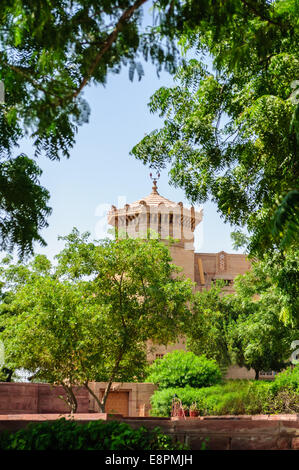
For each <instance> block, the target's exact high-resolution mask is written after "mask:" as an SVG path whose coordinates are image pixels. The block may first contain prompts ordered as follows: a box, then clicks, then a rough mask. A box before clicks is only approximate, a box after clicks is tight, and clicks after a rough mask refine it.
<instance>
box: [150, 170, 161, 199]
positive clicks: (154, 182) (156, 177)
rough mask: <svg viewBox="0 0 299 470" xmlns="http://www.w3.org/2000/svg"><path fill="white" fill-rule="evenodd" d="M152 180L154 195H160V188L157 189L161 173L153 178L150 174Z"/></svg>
mask: <svg viewBox="0 0 299 470" xmlns="http://www.w3.org/2000/svg"><path fill="white" fill-rule="evenodd" d="M150 178H151V180H152V182H153V187H152V194H159V193H158V188H157V181H158V179H159V178H160V173H157V174H156V176H153V174H152V173H150Z"/></svg>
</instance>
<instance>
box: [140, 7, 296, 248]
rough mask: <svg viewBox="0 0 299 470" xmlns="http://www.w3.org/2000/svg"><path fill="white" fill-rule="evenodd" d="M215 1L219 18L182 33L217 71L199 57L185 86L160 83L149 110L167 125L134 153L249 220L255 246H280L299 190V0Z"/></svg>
mask: <svg viewBox="0 0 299 470" xmlns="http://www.w3.org/2000/svg"><path fill="white" fill-rule="evenodd" d="M215 5H217V7H219V11H218V13H216V12H215V15H216V16H215V17H214V16H211V18H210V20H209V19H206V18H205V20H203V21H199V23H198V25H197V27H194V28H193V29H192V28H191V27H190V28H189V30H188V28H187V27H186V33H185V36H184V39H182V41H183V42H184V44H185V46H186V48H188V47H189V46H190V45H192V46H193V47H196V48H197V50H198V52H199V53H201V54H204V53H205V52H208V53H209V54H210V56H211V57H212V59H213V65H214V68H215V72H213V73H212V72H211V71H210V70H209V68H208V67H207V66H206V65H205V64H204V62H203V61H202V60H194V59H192V60H191V61H189V64H188V65H185V66H183V67H182V68H181V69H180V71H179V72H178V73H177V75H176V77H175V79H176V82H177V83H176V86H174V87H173V88H165V87H162V88H160V89H159V90H158V91H157V92H156V93H155V94H154V95H153V96H152V97H151V100H150V103H149V109H150V111H151V112H159V114H160V116H161V117H163V118H164V126H163V127H162V128H161V129H159V130H155V131H153V132H152V133H150V134H149V135H147V136H146V137H144V138H143V139H142V140H141V142H139V144H137V145H136V146H135V147H134V148H133V150H132V154H133V155H134V156H135V157H137V158H139V159H141V160H142V161H143V162H144V163H148V164H150V165H151V166H153V167H155V168H157V169H161V168H163V167H165V165H166V164H170V182H171V183H172V184H174V185H175V186H180V187H181V188H182V189H184V191H185V193H186V195H187V196H188V198H189V199H190V200H192V201H197V202H205V201H206V200H207V199H208V198H209V197H210V198H211V199H212V200H213V201H214V202H215V203H216V204H217V205H218V210H219V212H220V213H221V215H222V216H223V218H224V220H225V221H228V222H230V223H231V224H233V225H235V226H236V227H239V228H241V229H242V227H244V226H245V227H247V229H248V230H249V233H250V235H251V241H250V246H249V250H250V251H251V253H252V254H257V255H259V256H260V254H261V253H263V252H264V251H265V250H266V249H269V248H276V247H278V246H279V245H280V242H281V239H282V238H283V236H284V229H283V230H278V231H277V230H276V231H275V230H274V228H273V224H274V220H276V217H277V211H278V208H279V207H281V203H282V201H283V199H284V198H285V197H286V196H287V195H288V194H293V195H294V193H292V191H295V190H296V189H297V188H298V181H299V172H298V142H299V133H298V126H297V127H296V126H295V125H294V123H295V121H296V119H295V117H296V116H297V114H298V101H297V100H296V99H295V100H293V99H292V98H293V97H294V96H293V95H294V89H293V85H294V83H295V80H296V79H297V78H298V71H299V56H298V48H297V46H296V44H297V43H298V25H297V18H298V11H297V10H296V2H294V1H292V0H290V1H284V2H282V1H274V2H266V1H260V2H251V1H228V2H224V3H223V4H221V5H219V2H215ZM225 13H226V14H225ZM221 15H222V20H221ZM294 119H295V120H294ZM296 122H297V121H296ZM298 122H299V121H298ZM296 200H297V199H296ZM292 201H294V198H293V199H292ZM289 202H290V201H289ZM291 208H293V209H296V208H297V205H294V203H292V204H291ZM288 213H289V214H290V213H292V210H289V211H288ZM296 214H297V215H296V217H295V215H294V214H292V218H291V220H293V221H294V220H298V212H297V209H296ZM289 220H290V219H289V218H287V221H289ZM283 227H284V228H285V229H286V230H287V227H286V226H285V225H283ZM289 233H290V231H289ZM294 233H295V231H294V230H292V234H294ZM295 241H296V240H293V243H295Z"/></svg>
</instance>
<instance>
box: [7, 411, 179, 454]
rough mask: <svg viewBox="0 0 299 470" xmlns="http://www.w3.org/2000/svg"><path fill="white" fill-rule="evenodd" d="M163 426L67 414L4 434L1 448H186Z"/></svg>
mask: <svg viewBox="0 0 299 470" xmlns="http://www.w3.org/2000/svg"><path fill="white" fill-rule="evenodd" d="M185 448H186V447H185V446H183V445H182V444H180V443H174V442H173V441H172V439H171V438H170V437H169V436H167V435H166V434H163V433H162V432H161V431H160V429H159V428H155V429H154V430H151V431H149V430H147V429H146V428H145V427H140V428H139V429H136V430H135V429H132V428H131V427H130V426H129V425H128V424H126V423H121V422H118V421H101V420H99V421H90V422H89V423H87V424H86V423H82V424H78V423H77V422H75V421H73V420H65V419H64V418H62V419H59V420H56V421H45V422H42V423H32V424H30V425H29V426H28V427H27V428H25V429H22V430H20V431H17V432H14V433H9V432H7V431H5V432H3V433H2V434H0V450H176V449H179V450H181V449H185Z"/></svg>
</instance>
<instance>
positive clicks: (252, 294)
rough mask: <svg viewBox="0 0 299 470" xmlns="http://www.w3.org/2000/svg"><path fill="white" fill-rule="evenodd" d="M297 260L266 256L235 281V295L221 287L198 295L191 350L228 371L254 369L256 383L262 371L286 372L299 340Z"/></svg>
mask: <svg viewBox="0 0 299 470" xmlns="http://www.w3.org/2000/svg"><path fill="white" fill-rule="evenodd" d="M297 257H298V252H292V253H288V255H287V258H286V259H285V257H284V256H282V255H280V254H279V253H277V254H276V256H275V257H274V259H273V258H272V256H270V255H265V257H264V259H263V260H261V261H255V262H254V263H252V268H251V271H249V272H248V273H246V274H244V275H240V276H237V277H236V278H235V281H234V289H235V293H234V294H225V293H224V292H222V293H220V287H221V286H213V287H212V288H211V290H210V291H207V292H198V293H197V294H196V295H195V302H194V306H193V308H192V310H193V312H194V317H193V322H192V326H191V328H189V330H188V334H187V347H188V348H189V349H190V350H191V351H193V352H194V353H195V354H199V355H200V354H206V355H207V357H209V358H214V359H216V360H217V362H218V363H219V364H220V365H222V366H227V365H229V364H237V365H239V366H240V367H247V368H248V369H254V370H255V372H256V378H258V377H259V372H260V371H261V370H275V371H279V370H281V369H283V368H285V367H286V365H287V364H288V361H289V360H290V356H291V353H292V341H294V340H296V339H297V338H298V337H299V329H298V326H299V323H298V321H299V318H298V285H299V283H298V269H297V266H298V259H297ZM279 265H280V269H278V270H275V269H273V267H274V268H275V267H277V266H279Z"/></svg>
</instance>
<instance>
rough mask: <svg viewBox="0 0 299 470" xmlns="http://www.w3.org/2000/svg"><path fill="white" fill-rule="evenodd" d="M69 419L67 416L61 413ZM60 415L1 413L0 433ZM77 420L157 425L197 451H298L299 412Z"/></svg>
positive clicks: (94, 415) (96, 415)
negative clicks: (179, 417) (203, 445)
mask: <svg viewBox="0 0 299 470" xmlns="http://www.w3.org/2000/svg"><path fill="white" fill-rule="evenodd" d="M64 417H65V418H66V419H69V418H70V416H69V415H64ZM58 418H61V415H58V414H57V415H54V414H48V415H40V414H39V415H34V414H31V415H30V414H27V415H2V416H1V415H0V432H2V431H4V430H9V431H17V430H19V429H23V428H25V427H27V426H28V424H29V423H31V422H40V421H51V420H54V419H58ZM74 419H75V420H76V421H78V423H82V424H84V423H88V422H89V421H93V420H97V419H103V420H111V419H117V420H120V421H122V422H125V423H128V424H129V425H130V426H132V427H133V428H134V429H138V428H139V427H140V426H145V427H146V428H148V429H153V428H155V427H157V426H158V427H160V428H161V429H162V431H163V432H165V433H166V434H168V435H169V436H172V437H173V438H174V439H175V440H178V441H181V442H184V443H186V444H188V445H189V446H190V448H191V450H199V449H201V447H202V444H203V443H205V445H206V448H207V449H208V450H288V449H294V450H299V415H273V416H263V415H257V416H206V417H200V418H186V419H185V420H184V419H180V420H178V419H174V418H172V419H169V418H131V417H130V418H124V417H121V416H114V417H112V416H111V415H107V414H105V413H102V414H100V413H92V414H91V413H90V414H76V415H74Z"/></svg>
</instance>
